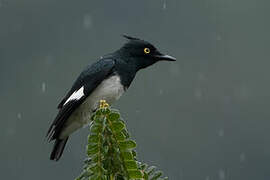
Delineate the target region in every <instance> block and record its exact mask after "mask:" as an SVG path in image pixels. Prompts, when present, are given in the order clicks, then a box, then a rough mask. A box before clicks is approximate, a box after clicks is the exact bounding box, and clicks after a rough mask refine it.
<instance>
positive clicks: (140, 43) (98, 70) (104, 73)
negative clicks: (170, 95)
mask: <svg viewBox="0 0 270 180" xmlns="http://www.w3.org/2000/svg"><path fill="white" fill-rule="evenodd" d="M125 37H126V38H127V39H129V41H128V42H127V43H126V44H125V45H124V46H123V47H122V48H120V49H119V50H117V51H115V52H114V53H112V54H109V55H106V56H104V57H103V58H102V59H100V60H98V61H97V62H95V63H94V64H92V65H88V66H87V67H86V68H85V69H84V70H83V71H82V73H81V74H80V75H79V77H78V78H77V79H76V81H75V83H74V84H73V86H72V88H71V89H70V91H69V92H68V93H67V95H66V96H65V97H64V98H63V99H62V101H61V102H60V103H59V105H58V109H59V111H58V114H57V116H56V118H55V119H54V121H53V123H52V124H51V126H50V128H49V130H48V132H47V137H48V139H49V140H50V141H52V140H55V144H54V147H53V151H52V153H51V156H50V159H52V160H59V158H60V157H61V155H62V153H63V150H64V147H65V145H66V142H67V140H68V138H69V135H70V134H68V135H63V134H64V133H63V132H64V131H67V130H66V129H68V128H70V127H71V126H72V123H73V122H72V121H76V120H77V121H78V119H77V118H74V117H73V116H72V115H74V113H75V111H76V110H77V111H78V110H81V111H82V113H83V111H84V109H83V106H82V104H83V103H85V102H91V103H92V99H91V96H90V95H93V94H98V95H99V96H100V97H103V95H102V93H104V98H105V99H106V98H107V96H109V95H110V93H111V94H112V96H113V95H117V96H118V94H117V93H118V92H114V90H113V89H112V90H110V89H106V86H105V85H104V86H102V88H103V89H98V87H99V86H101V84H102V83H103V82H105V80H109V79H110V78H111V77H119V79H120V85H118V84H117V81H116V82H114V81H113V82H109V81H107V82H106V83H107V84H108V82H109V83H110V86H108V87H112V86H114V84H112V83H116V84H115V86H122V87H117V88H116V90H117V91H119V89H121V88H123V89H124V90H126V89H127V88H128V87H129V86H130V84H131V82H132V80H133V79H134V77H135V75H136V73H137V71H139V70H140V69H143V68H146V67H148V66H150V65H152V64H154V63H156V62H158V61H161V60H168V61H174V60H175V59H174V58H173V57H171V56H168V55H163V54H161V53H160V52H159V51H158V50H157V49H156V48H155V47H154V46H153V45H152V44H150V43H149V42H147V41H144V40H140V39H138V38H133V37H130V36H126V35H125ZM146 48H147V49H146ZM146 50H147V51H146ZM114 80H115V78H114ZM116 80H117V78H116ZM104 88H105V89H104ZM97 89H98V91H99V92H97ZM80 90H81V91H80ZM94 91H95V93H94ZM110 91H112V92H110ZM108 94H109V95H108ZM120 95H121V94H120ZM99 96H98V97H99ZM94 97H95V98H96V96H94ZM89 98H90V99H89ZM108 98H110V99H112V97H108ZM116 99H117V98H116ZM95 100H98V99H95ZM91 103H90V106H89V108H88V110H89V113H92V111H94V110H95V108H96V107H95V106H94V104H93V103H92V104H91ZM86 104H87V103H86ZM87 105H88V104H87ZM80 108H81V109H80ZM81 111H80V112H81ZM79 115H80V114H79ZM72 118H73V119H72ZM79 119H80V117H79ZM76 128H77V127H76ZM76 128H73V129H72V128H71V129H72V130H76ZM72 132H73V131H72ZM72 132H71V133H72Z"/></svg>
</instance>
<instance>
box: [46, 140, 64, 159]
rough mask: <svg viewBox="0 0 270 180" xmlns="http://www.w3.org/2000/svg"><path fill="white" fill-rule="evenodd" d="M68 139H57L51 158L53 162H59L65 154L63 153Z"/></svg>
mask: <svg viewBox="0 0 270 180" xmlns="http://www.w3.org/2000/svg"><path fill="white" fill-rule="evenodd" d="M67 140H68V137H66V138H65V139H56V140H55V142H54V146H53V150H52V153H51V156H50V159H51V160H55V161H58V160H59V159H60V157H61V156H62V154H63V151H64V149H65V146H66V143H67Z"/></svg>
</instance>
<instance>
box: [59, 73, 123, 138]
mask: <svg viewBox="0 0 270 180" xmlns="http://www.w3.org/2000/svg"><path fill="white" fill-rule="evenodd" d="M123 93H124V87H123V86H122V84H121V82H120V77H119V76H118V75H114V76H111V77H110V78H108V79H106V80H104V81H103V82H102V83H101V84H100V85H99V86H98V87H97V88H96V89H95V90H94V91H93V92H92V93H91V94H90V95H89V96H88V97H87V98H86V99H85V101H84V102H83V103H82V104H81V105H80V106H79V107H78V108H77V109H76V110H75V111H74V112H73V113H72V114H71V116H70V117H69V118H68V120H67V123H66V124H65V126H64V128H63V130H62V132H61V135H60V138H61V139H62V138H64V137H67V136H69V135H70V134H71V133H73V132H74V131H76V130H77V129H79V128H81V127H82V126H84V125H87V124H89V123H90V122H91V120H90V117H91V114H92V112H93V111H94V110H95V109H97V108H98V105H99V101H100V100H102V99H104V100H106V101H107V103H109V104H110V105H111V104H112V103H113V102H114V101H116V100H117V99H119V98H120V96H121V95H122V94H123Z"/></svg>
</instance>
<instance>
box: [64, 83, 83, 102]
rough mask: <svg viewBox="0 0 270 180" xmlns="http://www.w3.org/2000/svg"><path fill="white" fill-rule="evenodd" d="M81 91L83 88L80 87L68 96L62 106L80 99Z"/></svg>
mask: <svg viewBox="0 0 270 180" xmlns="http://www.w3.org/2000/svg"><path fill="white" fill-rule="evenodd" d="M83 90H84V87H83V86H82V87H81V88H80V89H79V90H77V91H75V92H74V93H72V94H71V96H69V98H68V99H67V100H66V102H65V103H64V105H65V104H67V103H68V102H69V101H72V100H79V99H81V98H82V97H83V96H84V93H83ZM64 105H63V106H64Z"/></svg>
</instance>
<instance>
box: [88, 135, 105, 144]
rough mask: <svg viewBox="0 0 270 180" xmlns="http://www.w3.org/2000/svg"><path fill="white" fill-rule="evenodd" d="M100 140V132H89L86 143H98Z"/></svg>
mask: <svg viewBox="0 0 270 180" xmlns="http://www.w3.org/2000/svg"><path fill="white" fill-rule="evenodd" d="M100 141H102V136H101V135H100V134H91V135H89V136H88V143H98V142H100Z"/></svg>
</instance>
